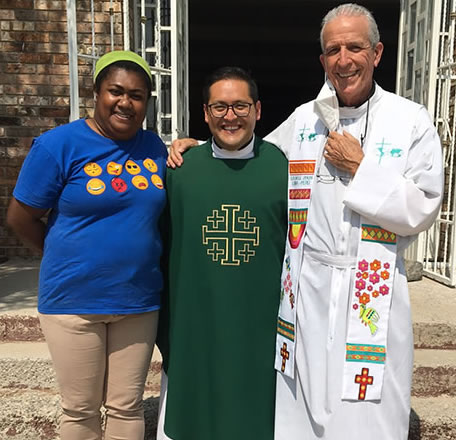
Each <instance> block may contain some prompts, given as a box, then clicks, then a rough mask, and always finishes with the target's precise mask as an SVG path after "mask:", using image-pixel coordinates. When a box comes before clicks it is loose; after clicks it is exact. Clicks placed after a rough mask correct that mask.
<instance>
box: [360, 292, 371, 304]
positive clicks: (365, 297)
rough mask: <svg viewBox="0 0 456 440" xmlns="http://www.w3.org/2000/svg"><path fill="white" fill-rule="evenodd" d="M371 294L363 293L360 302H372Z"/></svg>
mask: <svg viewBox="0 0 456 440" xmlns="http://www.w3.org/2000/svg"><path fill="white" fill-rule="evenodd" d="M370 300H371V299H370V295H369V294H367V293H363V294H362V295H361V296H360V297H359V302H360V304H364V305H366V304H367V303H368V302H370Z"/></svg>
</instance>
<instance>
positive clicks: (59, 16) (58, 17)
mask: <svg viewBox="0 0 456 440" xmlns="http://www.w3.org/2000/svg"><path fill="white" fill-rule="evenodd" d="M48 14H49V21H50V22H58V21H65V22H66V8H65V9H62V10H61V11H49V12H48Z"/></svg>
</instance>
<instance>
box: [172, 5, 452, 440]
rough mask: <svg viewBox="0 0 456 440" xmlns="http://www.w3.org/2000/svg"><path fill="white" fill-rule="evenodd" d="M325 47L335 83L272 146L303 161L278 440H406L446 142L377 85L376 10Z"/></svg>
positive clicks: (336, 19)
mask: <svg viewBox="0 0 456 440" xmlns="http://www.w3.org/2000/svg"><path fill="white" fill-rule="evenodd" d="M320 40H321V47H322V55H321V56H320V61H321V63H322V65H323V68H324V70H325V72H326V75H327V78H328V80H327V82H326V83H325V84H324V86H323V88H322V90H321V92H320V94H319V95H318V97H317V98H316V99H315V100H314V101H311V102H308V103H305V104H303V105H302V106H300V107H298V108H297V109H296V110H295V111H294V112H293V114H292V115H291V116H290V117H289V118H288V119H287V120H286V121H285V122H284V123H282V124H281V125H280V126H279V127H278V128H277V129H276V130H274V131H273V132H272V133H271V134H270V135H269V136H267V137H266V140H267V141H269V142H272V143H274V144H275V145H277V146H278V147H279V148H280V149H281V150H282V151H284V153H285V154H286V155H287V158H288V160H289V188H288V189H289V191H288V193H289V202H288V210H289V228H288V239H287V249H286V255H285V259H284V265H283V272H282V291H281V293H280V294H281V303H280V311H279V317H278V325H277V345H276V364H275V366H276V369H277V370H278V377H277V397H276V399H277V400H276V419H275V440H285V439H286V440H313V439H315V440H316V439H325V440H345V439H347V440H348V439H350V440H361V439H363V440H364V439H366V438H368V439H369V440H406V439H407V435H408V426H409V414H410V391H411V379H412V368H413V333H412V322H411V313H410V302H409V295H408V288H407V279H406V276H405V269H404V262H403V257H402V254H403V251H404V250H405V248H406V247H407V246H408V245H409V244H410V243H411V242H412V241H413V240H414V239H415V238H416V236H417V234H418V233H419V232H421V231H424V230H426V229H427V228H429V226H431V225H432V223H433V222H434V220H435V218H436V216H437V214H438V211H439V207H440V203H441V197H442V192H443V171H442V153H441V146H440V141H439V137H438V135H437V132H436V130H435V127H434V126H433V124H432V121H431V119H430V117H429V114H428V112H427V111H426V109H425V108H424V107H423V106H422V105H419V104H416V103H413V102H411V101H409V100H406V99H404V98H401V97H399V96H397V95H394V94H392V93H389V92H386V91H385V90H383V89H382V88H381V87H380V86H379V85H378V84H377V83H375V81H374V80H373V73H374V69H375V68H376V67H377V66H378V64H379V63H380V59H381V56H382V52H383V44H382V43H381V42H380V36H379V32H378V28H377V25H376V22H375V20H374V18H373V17H372V15H371V13H370V12H369V11H368V10H366V9H365V8H364V7H362V6H359V5H356V4H351V3H347V4H343V5H340V6H338V7H336V8H334V9H333V10H331V11H330V12H329V13H328V14H327V15H326V16H325V18H324V19H323V21H322V29H321V34H320ZM183 145H184V143H182V142H181V143H178V144H177V145H175V146H174V148H173V151H172V153H171V157H170V159H171V160H173V161H174V163H175V164H177V165H179V164H180V163H181V160H182V159H181V156H180V154H179V151H183V148H181V147H183ZM265 178H266V177H265Z"/></svg>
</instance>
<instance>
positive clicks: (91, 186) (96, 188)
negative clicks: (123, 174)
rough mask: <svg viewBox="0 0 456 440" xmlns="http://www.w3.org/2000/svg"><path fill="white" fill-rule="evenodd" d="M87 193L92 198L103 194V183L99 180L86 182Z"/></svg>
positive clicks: (104, 187)
mask: <svg viewBox="0 0 456 440" xmlns="http://www.w3.org/2000/svg"><path fill="white" fill-rule="evenodd" d="M86 188H87V191H88V192H89V193H90V194H93V195H94V196H99V195H100V194H103V193H104V191H105V189H106V185H105V184H104V182H103V181H102V180H100V179H96V178H95V179H90V180H89V181H88V182H87V186H86Z"/></svg>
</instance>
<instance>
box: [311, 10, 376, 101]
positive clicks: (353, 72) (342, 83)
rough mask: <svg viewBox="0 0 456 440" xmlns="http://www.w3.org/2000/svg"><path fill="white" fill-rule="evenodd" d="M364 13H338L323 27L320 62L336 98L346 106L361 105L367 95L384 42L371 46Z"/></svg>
mask: <svg viewBox="0 0 456 440" xmlns="http://www.w3.org/2000/svg"><path fill="white" fill-rule="evenodd" d="M368 31H369V24H368V20H367V18H366V17H365V16H359V15H358V16H344V15H341V16H338V17H336V18H334V19H333V20H331V21H330V22H329V23H327V24H326V26H325V27H324V30H323V54H322V55H321V56H320V61H321V64H322V65H323V68H324V69H325V72H326V74H327V75H328V78H329V80H330V81H331V83H332V84H333V85H334V87H335V89H336V92H337V95H338V97H339V100H340V101H342V103H343V104H344V105H347V106H358V105H361V104H362V103H363V102H364V101H365V100H366V99H367V97H368V96H369V92H370V90H371V88H372V81H373V74H374V69H375V67H377V66H378V64H379V62H380V59H381V56H382V53H383V44H382V43H377V45H375V46H374V47H372V45H371V43H370V40H369V35H368Z"/></svg>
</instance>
